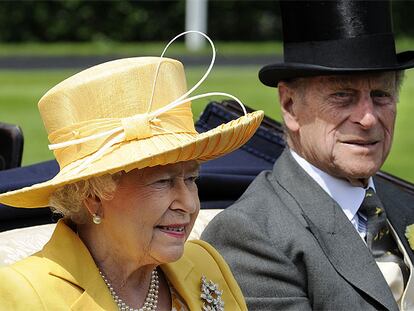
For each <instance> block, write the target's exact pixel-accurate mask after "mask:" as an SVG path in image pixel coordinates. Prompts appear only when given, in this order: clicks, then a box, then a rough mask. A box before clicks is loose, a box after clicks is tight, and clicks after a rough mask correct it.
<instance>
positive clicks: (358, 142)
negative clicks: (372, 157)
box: [342, 140, 379, 146]
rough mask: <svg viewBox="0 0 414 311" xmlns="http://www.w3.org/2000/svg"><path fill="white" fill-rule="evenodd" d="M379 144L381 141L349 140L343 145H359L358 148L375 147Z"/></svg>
mask: <svg viewBox="0 0 414 311" xmlns="http://www.w3.org/2000/svg"><path fill="white" fill-rule="evenodd" d="M378 142H379V140H349V141H344V142H342V143H344V144H347V145H357V146H374V145H376V144H377V143H378Z"/></svg>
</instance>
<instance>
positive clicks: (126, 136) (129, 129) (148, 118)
mask: <svg viewBox="0 0 414 311" xmlns="http://www.w3.org/2000/svg"><path fill="white" fill-rule="evenodd" d="M188 33H197V34H200V35H202V36H203V37H205V38H206V39H207V40H208V41H209V43H210V45H211V47H212V50H213V56H212V59H211V63H210V66H209V67H208V69H207V71H206V73H205V74H204V76H203V77H202V78H201V79H200V81H198V82H197V83H196V84H195V85H194V86H193V87H192V88H191V89H190V90H189V91H187V92H186V93H185V94H183V95H181V96H180V97H179V98H177V99H175V100H174V101H172V102H170V103H169V104H167V105H165V106H163V107H161V108H159V109H158V110H156V111H153V112H150V111H151V107H152V101H153V96H154V92H155V85H156V83H157V77H158V73H159V68H160V65H161V59H162V58H163V57H164V54H165V52H166V50H167V49H168V47H169V46H170V45H171V44H172V43H173V42H174V41H175V40H176V39H177V38H179V37H181V36H183V35H186V34H188ZM215 57H216V51H215V47H214V43H213V42H212V41H211V39H210V38H209V37H208V36H207V35H206V34H204V33H202V32H199V31H195V30H190V31H186V32H183V33H181V34H179V35H177V36H176V37H174V38H173V39H172V40H171V41H170V42H169V43H168V44H167V46H166V47H165V49H164V51H163V52H162V54H161V57H160V62H159V63H158V65H157V69H156V71H155V77H154V84H153V89H152V95H151V100H150V102H149V105H148V111H147V113H146V114H138V115H135V116H132V117H127V118H122V119H121V120H120V121H121V122H120V123H121V124H120V125H121V126H118V127H116V128H114V129H111V130H108V131H104V132H101V133H97V134H93V135H90V136H87V137H83V138H79V139H74V140H69V141H65V142H61V143H56V144H51V145H49V149H50V150H56V149H61V148H65V147H68V146H73V145H78V144H82V143H85V142H87V141H91V140H95V139H98V138H102V137H108V138H109V137H111V136H112V135H115V136H114V137H112V138H110V139H109V141H107V142H106V143H105V144H104V145H103V146H101V147H100V148H99V149H98V150H96V151H95V152H94V153H93V154H91V155H90V156H88V157H86V158H84V159H83V161H81V162H79V163H77V164H76V165H77V167H76V168H73V169H72V171H71V172H72V174H73V175H77V174H79V173H80V172H81V171H82V170H84V169H85V168H87V167H88V166H89V165H90V164H91V163H92V162H94V161H95V160H97V159H99V158H100V157H102V156H103V155H104V154H105V152H106V151H107V150H109V149H110V148H111V147H112V146H114V145H116V144H119V143H121V142H123V141H130V140H135V139H144V138H148V137H151V136H153V133H152V130H151V125H152V124H153V127H154V129H158V130H161V131H163V132H165V133H170V134H175V133H174V132H171V131H169V130H166V129H164V128H162V127H159V126H157V125H159V123H160V120H159V119H158V118H157V117H158V116H160V115H162V114H164V113H166V112H167V111H169V110H171V109H173V108H175V107H177V106H180V105H182V104H184V103H187V102H189V101H191V100H195V99H199V98H204V97H207V96H213V95H220V96H223V95H224V96H228V97H230V98H232V99H234V100H235V101H236V102H237V103H238V104H239V105H240V107H241V108H242V109H243V112H244V114H245V115H246V114H247V111H246V109H245V107H244V105H243V104H242V103H241V101H240V100H239V99H238V98H237V97H235V96H233V95H230V94H228V93H222V92H212V93H204V94H200V95H195V96H192V97H189V98H188V97H187V96H188V95H190V94H191V93H192V92H193V91H194V90H195V89H197V88H198V87H199V86H200V84H201V83H203V81H204V80H205V79H206V78H207V76H208V75H209V73H210V71H211V69H212V67H213V64H214V61H215ZM151 123H152V124H151Z"/></svg>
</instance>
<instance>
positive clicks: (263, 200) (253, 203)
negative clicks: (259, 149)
mask: <svg viewBox="0 0 414 311" xmlns="http://www.w3.org/2000/svg"><path fill="white" fill-rule="evenodd" d="M375 185H376V190H377V193H378V195H379V196H380V198H381V200H382V202H383V204H384V207H385V209H386V212H387V216H388V219H389V220H390V222H391V224H392V225H393V227H394V229H395V230H396V231H397V234H398V236H399V237H400V239H401V241H402V242H403V244H404V247H405V248H406V249H407V250H408V252H409V256H410V258H411V261H412V262H414V254H413V252H412V251H411V250H410V248H409V245H408V242H407V240H406V238H405V237H404V231H405V227H406V226H407V225H408V224H412V223H414V202H412V199H411V197H409V196H408V195H407V194H406V193H404V192H402V191H401V190H399V189H397V188H396V187H395V186H393V185H392V184H388V183H387V184H384V183H380V180H375ZM202 239H204V240H206V241H208V242H210V243H211V244H213V245H214V246H215V247H216V248H217V249H218V250H219V252H220V253H221V254H222V255H223V256H224V258H225V259H226V261H227V263H228V264H229V265H230V267H231V269H232V271H233V273H234V275H235V277H236V279H237V281H238V282H239V285H240V287H241V289H242V291H243V293H244V295H245V297H246V301H247V305H248V307H249V310H272V311H273V310H295V311H298V310H353V311H354V310H398V307H397V304H396V302H395V300H394V298H393V296H392V293H391V291H390V289H389V287H388V285H387V283H386V282H385V279H384V278H383V276H382V274H381V272H380V270H379V268H378V266H377V265H376V263H375V261H374V259H373V257H372V255H371V253H370V251H369V250H368V249H367V247H366V245H365V244H364V242H363V241H362V239H361V238H360V236H359V235H358V233H357V231H356V230H355V228H354V227H353V226H352V224H351V222H350V221H349V220H348V218H347V217H346V216H345V214H344V213H343V211H342V210H341V208H340V207H339V205H338V204H337V203H336V202H335V201H334V200H333V199H331V197H329V195H328V194H327V193H326V192H325V191H324V190H323V189H322V188H320V186H319V185H318V184H317V183H316V182H315V181H314V180H313V179H312V178H311V177H310V176H309V175H308V174H307V173H306V172H305V171H304V170H303V169H302V168H301V167H300V166H299V165H298V164H297V162H296V161H295V160H294V159H293V158H292V156H291V154H290V152H289V151H288V150H285V151H284V152H283V154H282V155H281V156H280V158H279V159H278V160H277V161H276V163H275V166H274V168H273V171H264V172H262V173H261V174H260V175H258V176H257V177H256V179H255V180H254V181H253V183H252V184H251V185H250V186H249V188H248V189H247V190H246V192H245V193H244V194H243V196H242V197H241V198H240V199H239V200H238V201H237V202H236V203H235V204H234V205H233V206H231V207H229V208H227V209H226V210H225V211H223V212H222V213H220V214H219V215H218V216H216V218H214V219H213V220H212V221H211V222H210V224H209V225H208V227H207V229H206V230H205V231H204V233H203V235H202Z"/></svg>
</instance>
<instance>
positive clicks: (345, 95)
mask: <svg viewBox="0 0 414 311" xmlns="http://www.w3.org/2000/svg"><path fill="white" fill-rule="evenodd" d="M333 96H334V97H336V98H349V97H351V96H352V94H351V93H349V92H336V93H334V94H333Z"/></svg>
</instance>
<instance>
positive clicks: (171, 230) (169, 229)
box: [157, 224, 186, 238]
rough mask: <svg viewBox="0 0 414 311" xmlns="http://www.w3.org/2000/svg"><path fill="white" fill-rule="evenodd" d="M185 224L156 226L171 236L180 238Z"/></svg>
mask: <svg viewBox="0 0 414 311" xmlns="http://www.w3.org/2000/svg"><path fill="white" fill-rule="evenodd" d="M185 227H186V225H185V224H173V225H167V226H157V228H158V229H159V230H160V231H162V232H163V233H166V234H168V235H170V236H172V237H175V238H182V237H185Z"/></svg>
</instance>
